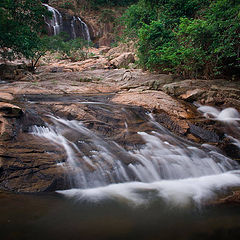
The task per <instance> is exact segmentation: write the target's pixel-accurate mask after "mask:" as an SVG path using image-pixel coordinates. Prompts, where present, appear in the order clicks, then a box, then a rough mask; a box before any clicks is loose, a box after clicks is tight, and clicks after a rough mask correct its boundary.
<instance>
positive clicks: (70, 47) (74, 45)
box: [43, 33, 89, 61]
mask: <svg viewBox="0 0 240 240" xmlns="http://www.w3.org/2000/svg"><path fill="white" fill-rule="evenodd" d="M68 38H69V36H68V35H67V34H66V33H60V34H59V35H56V36H52V37H44V38H43V41H44V45H45V48H46V50H48V51H50V52H59V53H60V54H61V58H62V59H70V60H71V61H80V60H85V59H86V58H87V57H88V53H87V52H86V51H84V50H83V49H85V50H86V49H87V48H88V47H89V42H87V41H85V40H83V39H81V38H76V39H72V40H69V41H67V39H68Z"/></svg>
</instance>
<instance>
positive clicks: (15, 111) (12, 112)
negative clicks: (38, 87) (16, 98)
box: [0, 102, 23, 118]
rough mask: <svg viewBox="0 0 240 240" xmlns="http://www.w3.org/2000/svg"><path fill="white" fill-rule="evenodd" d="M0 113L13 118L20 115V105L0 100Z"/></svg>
mask: <svg viewBox="0 0 240 240" xmlns="http://www.w3.org/2000/svg"><path fill="white" fill-rule="evenodd" d="M0 114H1V115H2V116H3V117H8V118H9V117H13V118H18V117H20V116H22V114H23V111H22V109H21V108H20V107H18V106H16V105H13V104H10V103H5V102H0Z"/></svg>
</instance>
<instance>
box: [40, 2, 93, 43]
mask: <svg viewBox="0 0 240 240" xmlns="http://www.w3.org/2000/svg"><path fill="white" fill-rule="evenodd" d="M43 6H45V7H47V9H48V11H50V12H51V13H52V18H46V17H45V23H46V25H47V28H48V33H49V35H57V34H59V33H60V32H66V33H67V34H69V36H70V38H71V39H75V38H79V37H80V38H83V39H84V40H86V41H88V42H90V41H91V37H90V33H89V29H88V26H87V24H86V23H85V22H84V21H82V19H81V18H80V17H75V16H68V17H67V18H66V19H65V18H63V16H62V14H61V13H60V12H59V11H58V10H57V9H56V8H53V7H51V6H49V5H48V4H43Z"/></svg>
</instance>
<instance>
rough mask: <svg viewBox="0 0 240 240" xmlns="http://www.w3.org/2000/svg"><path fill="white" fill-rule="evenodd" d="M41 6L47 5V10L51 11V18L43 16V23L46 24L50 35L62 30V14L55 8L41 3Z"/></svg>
mask: <svg viewBox="0 0 240 240" xmlns="http://www.w3.org/2000/svg"><path fill="white" fill-rule="evenodd" d="M43 6H45V7H47V9H48V11H49V12H51V13H52V18H46V17H45V23H46V24H47V26H48V31H49V33H50V34H51V35H57V34H59V33H60V32H61V31H63V19H62V14H61V13H60V12H59V11H58V10H57V9H56V8H53V7H51V6H49V5H47V4H44V3H43Z"/></svg>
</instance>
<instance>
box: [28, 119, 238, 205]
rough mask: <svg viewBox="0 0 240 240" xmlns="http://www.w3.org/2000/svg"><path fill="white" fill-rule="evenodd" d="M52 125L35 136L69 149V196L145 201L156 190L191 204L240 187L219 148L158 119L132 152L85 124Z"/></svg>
mask: <svg viewBox="0 0 240 240" xmlns="http://www.w3.org/2000/svg"><path fill="white" fill-rule="evenodd" d="M50 121H51V122H52V123H51V124H47V125H46V126H44V127H43V126H34V127H33V128H32V133H33V134H34V135H36V136H38V137H43V138H46V139H48V140H49V141H51V142H53V143H55V144H57V145H59V146H61V147H62V148H63V149H65V152H66V154H67V159H66V161H65V162H63V163H58V164H59V165H60V166H62V167H64V169H66V171H67V172H69V173H70V175H71V183H72V187H74V189H71V190H66V191H64V192H63V193H64V194H66V195H68V196H74V197H77V198H79V199H91V200H94V201H95V200H97V199H102V198H106V197H107V198H120V199H125V200H129V201H132V202H134V203H143V202H145V200H146V199H145V198H146V196H145V195H146V193H147V192H149V191H150V192H152V194H153V195H155V196H159V197H161V198H163V199H167V200H168V201H172V202H174V203H176V204H186V203H188V202H189V201H190V202H191V201H195V202H201V201H202V200H203V199H206V198H209V197H211V196H213V195H214V194H215V192H216V191H217V190H219V189H222V188H225V187H229V186H240V171H239V165H238V164H237V163H236V162H235V161H233V160H231V159H229V158H228V157H226V156H224V155H223V154H222V153H221V151H219V150H218V149H217V148H215V147H213V146H210V145H207V144H204V145H202V146H200V145H195V144H192V143H190V142H188V141H185V140H183V139H181V138H179V137H176V136H174V135H173V134H171V133H170V132H169V131H168V130H166V129H165V128H163V127H162V126H161V125H160V124H159V123H157V122H156V121H155V120H154V118H153V117H152V116H150V117H149V120H148V121H149V124H152V126H154V130H153V131H152V132H150V133H149V132H138V133H137V134H138V135H140V136H141V137H142V139H143V140H144V142H145V144H143V145H142V146H141V147H140V148H137V149H135V150H131V151H129V150H125V149H124V148H123V147H121V146H120V145H118V144H117V143H116V142H114V141H112V140H111V141H110V140H104V137H101V136H99V135H97V134H95V133H94V132H93V131H91V130H89V129H88V128H86V126H84V124H83V123H81V122H79V121H76V120H71V121H69V120H65V119H62V118H58V117H54V116H51V117H50ZM69 136H71V137H69ZM73 136H77V137H73Z"/></svg>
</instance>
